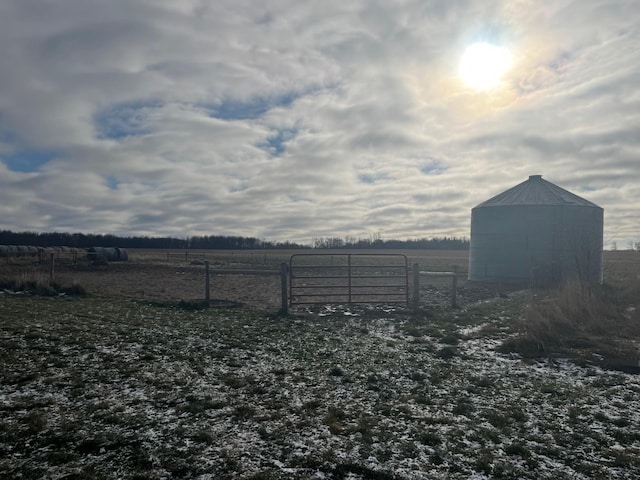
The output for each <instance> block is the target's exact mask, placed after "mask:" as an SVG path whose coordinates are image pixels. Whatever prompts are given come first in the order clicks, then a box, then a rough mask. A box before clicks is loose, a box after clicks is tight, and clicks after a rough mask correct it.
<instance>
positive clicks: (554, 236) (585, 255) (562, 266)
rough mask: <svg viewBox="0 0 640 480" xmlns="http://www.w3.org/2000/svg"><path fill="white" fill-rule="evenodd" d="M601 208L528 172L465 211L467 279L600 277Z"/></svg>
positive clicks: (535, 281) (540, 282)
mask: <svg viewBox="0 0 640 480" xmlns="http://www.w3.org/2000/svg"><path fill="white" fill-rule="evenodd" d="M602 232H603V209H602V208H600V207H599V206H597V205H595V204H594V203H591V202H589V201H588V200H585V199H584V198H581V197H579V196H577V195H575V194H573V193H571V192H569V191H567V190H565V189H563V188H560V187H558V186H557V185H554V184H553V183H551V182H548V181H546V180H543V179H542V175H531V176H530V177H529V179H528V180H527V181H525V182H523V183H521V184H519V185H516V186H515V187H513V188H511V189H509V190H507V191H505V192H503V193H501V194H499V195H496V196H495V197H492V198H490V199H489V200H487V201H485V202H483V203H481V204H479V205H478V206H476V207H475V208H473V209H472V210H471V247H470V251H469V280H472V281H488V282H505V283H527V284H531V285H537V286H549V285H553V284H557V283H558V282H560V281H563V280H567V279H569V278H572V277H578V278H579V279H581V280H583V281H590V282H599V281H601V280H602Z"/></svg>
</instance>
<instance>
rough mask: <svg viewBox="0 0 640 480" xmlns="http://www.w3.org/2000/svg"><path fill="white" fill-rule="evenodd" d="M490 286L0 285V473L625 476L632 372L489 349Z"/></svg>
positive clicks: (496, 318) (501, 321) (493, 315)
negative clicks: (125, 288)
mask: <svg viewBox="0 0 640 480" xmlns="http://www.w3.org/2000/svg"><path fill="white" fill-rule="evenodd" d="M508 302H509V300H501V301H498V302H495V303H494V304H492V305H490V306H487V305H483V306H482V308H481V309H479V310H478V311H476V312H474V311H473V309H470V310H469V311H462V312H460V311H458V312H457V313H455V314H453V313H451V314H447V315H449V316H448V317H446V318H445V316H443V315H445V314H444V313H443V314H442V315H437V316H436V317H433V316H426V315H423V316H418V317H417V318H415V317H414V318H412V317H410V316H409V315H407V314H403V313H398V312H391V311H387V312H384V311H372V312H371V311H370V312H367V311H361V312H357V311H356V312H354V311H345V310H344V309H334V310H333V311H330V312H329V311H327V310H322V311H316V312H315V313H307V314H301V315H297V316H292V317H288V318H278V317H268V316H265V315H258V314H254V313H250V312H246V311H241V310H237V311H232V310H227V311H219V310H195V311H188V310H181V309H177V308H171V307H169V306H166V305H159V304H150V303H141V302H135V301H130V300H121V301H117V302H112V301H109V300H108V299H100V298H85V299H64V298H54V299H51V298H33V297H27V296H20V297H18V296H9V295H6V294H0V362H1V363H0V365H1V367H0V368H1V370H0V373H1V376H0V380H1V384H0V413H1V415H0V477H2V478H12V479H18V478H49V479H63V478H64V479H72V478H73V479H101V478H109V479H111V478H136V479H145V478H148V479H152V478H154V479H155V478H200V479H232V478H243V479H280V478H282V479H416V480H417V479H485V478H513V479H515V478H519V479H563V478H565V479H569V478H571V479H589V478H616V479H617V478H629V479H633V478H640V414H639V411H640V378H639V377H638V376H633V375H629V374H624V373H620V372H612V371H602V370H599V369H597V368H594V367H590V368H585V367H577V366H575V365H573V364H571V363H570V362H568V361H559V360H555V361H539V362H525V361H523V360H521V359H519V358H517V357H514V356H507V355H501V354H498V353H496V351H495V347H496V346H497V345H498V344H499V343H500V342H501V340H502V339H503V338H504V337H505V335H506V333H505V330H504V328H503V327H504V325H505V324H507V323H508V322H510V321H512V320H513V319H512V318H510V314H509V313H508V311H509V309H508V308H507V309H506V310H505V309H504V305H506V304H507V303H508ZM345 313H348V314H345Z"/></svg>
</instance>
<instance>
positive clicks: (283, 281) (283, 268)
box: [280, 263, 289, 315]
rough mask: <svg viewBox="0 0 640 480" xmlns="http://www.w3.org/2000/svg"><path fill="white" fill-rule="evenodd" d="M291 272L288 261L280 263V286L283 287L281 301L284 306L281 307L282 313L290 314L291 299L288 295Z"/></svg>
mask: <svg viewBox="0 0 640 480" xmlns="http://www.w3.org/2000/svg"><path fill="white" fill-rule="evenodd" d="M288 274H289V268H288V267H287V264H286V263H281V264H280V288H281V299H282V300H281V301H282V308H281V309H280V313H281V314H282V315H288V314H289V299H288V295H287V275H288Z"/></svg>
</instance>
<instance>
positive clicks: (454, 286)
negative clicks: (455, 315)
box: [451, 265, 458, 308]
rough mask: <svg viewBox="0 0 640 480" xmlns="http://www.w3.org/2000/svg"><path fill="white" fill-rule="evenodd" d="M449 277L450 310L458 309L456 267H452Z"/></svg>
mask: <svg viewBox="0 0 640 480" xmlns="http://www.w3.org/2000/svg"><path fill="white" fill-rule="evenodd" d="M452 269H453V276H452V277H451V308H458V266H457V265H454V266H453V267H452Z"/></svg>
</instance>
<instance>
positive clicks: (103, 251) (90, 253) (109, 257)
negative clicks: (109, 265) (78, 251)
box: [87, 247, 119, 262]
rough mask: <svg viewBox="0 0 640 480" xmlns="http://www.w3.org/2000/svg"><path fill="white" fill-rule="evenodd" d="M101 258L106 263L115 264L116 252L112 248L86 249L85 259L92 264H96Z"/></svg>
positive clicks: (116, 259)
mask: <svg viewBox="0 0 640 480" xmlns="http://www.w3.org/2000/svg"><path fill="white" fill-rule="evenodd" d="M99 256H102V257H104V259H105V260H106V261H107V262H117V261H118V260H119V258H118V252H117V250H116V249H115V248H113V247H91V248H89V249H87V258H89V260H91V261H92V262H96V261H97V260H98V257H99Z"/></svg>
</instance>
